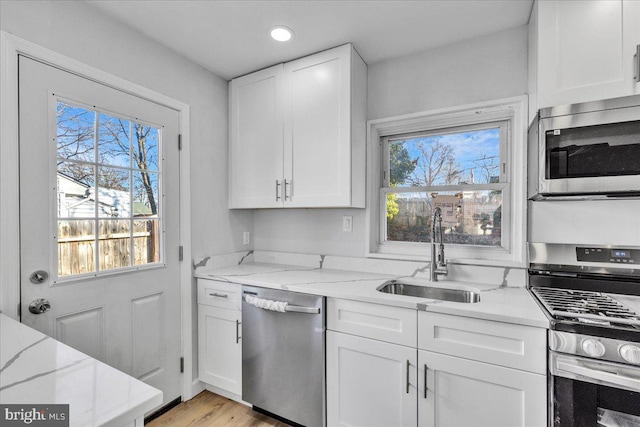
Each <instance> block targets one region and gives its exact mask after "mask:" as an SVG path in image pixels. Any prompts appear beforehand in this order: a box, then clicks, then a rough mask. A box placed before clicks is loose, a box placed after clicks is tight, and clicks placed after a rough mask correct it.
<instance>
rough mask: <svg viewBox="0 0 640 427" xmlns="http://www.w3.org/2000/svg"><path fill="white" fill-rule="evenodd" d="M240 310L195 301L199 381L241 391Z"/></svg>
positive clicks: (236, 392) (232, 390)
mask: <svg viewBox="0 0 640 427" xmlns="http://www.w3.org/2000/svg"><path fill="white" fill-rule="evenodd" d="M241 315H242V312H241V311H238V310H228V309H224V308H215V307H210V306H206V305H202V304H199V305H198V371H199V379H200V381H204V382H205V383H207V384H210V385H213V386H216V387H219V388H221V389H224V390H227V391H229V392H231V393H234V394H237V395H240V394H242V344H241V343H240V337H241V335H242V330H241V325H240V320H241Z"/></svg>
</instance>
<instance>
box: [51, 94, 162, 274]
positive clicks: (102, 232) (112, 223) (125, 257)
mask: <svg viewBox="0 0 640 427" xmlns="http://www.w3.org/2000/svg"><path fill="white" fill-rule="evenodd" d="M56 132H57V134H56V178H55V179H56V185H55V186H56V194H57V199H56V207H57V209H56V212H57V215H56V221H57V227H56V253H57V257H58V271H57V276H58V278H69V277H75V276H79V275H82V276H86V275H97V274H99V273H101V272H108V271H114V270H122V269H133V268H138V267H140V266H144V265H149V264H157V263H159V262H160V261H161V253H160V248H161V230H162V228H161V224H160V221H161V215H160V212H161V206H160V204H161V199H160V197H159V195H160V188H159V185H160V182H161V181H162V179H161V170H160V161H159V160H160V156H159V149H160V141H161V136H162V132H161V129H160V128H159V127H154V126H152V125H150V124H145V123H141V122H140V121H137V120H133V119H128V118H124V117H118V116H116V115H113V114H111V113H106V112H102V111H99V110H96V109H95V108H88V107H84V106H79V105H74V104H73V103H70V102H67V101H62V100H59V101H58V102H57V104H56Z"/></svg>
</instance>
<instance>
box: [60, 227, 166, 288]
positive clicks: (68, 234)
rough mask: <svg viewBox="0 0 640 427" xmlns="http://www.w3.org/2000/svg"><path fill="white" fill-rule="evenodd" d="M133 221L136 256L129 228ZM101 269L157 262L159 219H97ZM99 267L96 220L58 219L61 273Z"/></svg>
mask: <svg viewBox="0 0 640 427" xmlns="http://www.w3.org/2000/svg"><path fill="white" fill-rule="evenodd" d="M132 224H133V260H131V244H130V241H131V240H130V237H131V236H130V234H129V230H130V227H131V226H132ZM98 229H99V230H98V249H99V251H98V267H99V270H100V271H104V270H112V269H115V268H122V267H129V266H131V265H132V264H131V261H133V265H134V266H136V265H144V264H149V263H153V262H158V261H159V259H160V257H159V255H160V252H159V243H160V241H159V239H158V236H159V234H158V220H157V219H134V220H133V221H130V220H127V219H124V220H123V219H109V220H99V221H98ZM95 271H96V235H95V221H93V220H68V221H58V276H59V277H64V276H70V275H76V274H84V273H92V272H95Z"/></svg>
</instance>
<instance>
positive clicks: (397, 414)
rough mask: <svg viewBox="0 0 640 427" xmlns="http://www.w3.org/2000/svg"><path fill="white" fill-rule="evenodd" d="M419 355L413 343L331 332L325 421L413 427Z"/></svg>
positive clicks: (354, 426)
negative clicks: (398, 343) (399, 342)
mask: <svg viewBox="0 0 640 427" xmlns="http://www.w3.org/2000/svg"><path fill="white" fill-rule="evenodd" d="M416 358H417V355H416V350H415V349H413V348H409V347H404V346H400V345H396V344H389V343H385V342H382V341H375V340H371V339H367V338H361V337H356V336H353V335H347V334H342V333H339V332H332V331H327V425H329V426H352V427H357V426H362V427H374V426H381V427H388V426H415V425H416V422H417V411H416V363H415V362H416ZM407 384H408V386H407ZM407 387H408V388H407Z"/></svg>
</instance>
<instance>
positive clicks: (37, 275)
mask: <svg viewBox="0 0 640 427" xmlns="http://www.w3.org/2000/svg"><path fill="white" fill-rule="evenodd" d="M47 279H49V273H47V272H46V271H44V270H38V271H34V272H33V273H31V276H29V281H30V282H31V283H34V284H36V285H39V284H40V283H44V282H46V281H47Z"/></svg>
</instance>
